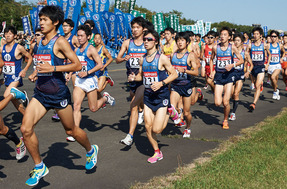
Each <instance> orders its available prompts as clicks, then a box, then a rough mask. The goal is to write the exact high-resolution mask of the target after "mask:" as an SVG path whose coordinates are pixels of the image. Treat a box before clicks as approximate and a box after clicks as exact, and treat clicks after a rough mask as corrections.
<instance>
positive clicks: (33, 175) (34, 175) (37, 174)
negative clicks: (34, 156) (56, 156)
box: [26, 164, 49, 186]
mask: <svg viewBox="0 0 287 189" xmlns="http://www.w3.org/2000/svg"><path fill="white" fill-rule="evenodd" d="M48 173H49V169H48V168H47V167H46V165H45V164H43V168H42V169H38V168H36V167H35V168H34V169H33V170H32V171H31V172H30V178H29V179H28V180H27V181H26V184H27V185H28V186H35V185H37V184H38V183H39V180H40V179H41V178H42V177H44V176H46V175H47V174H48Z"/></svg>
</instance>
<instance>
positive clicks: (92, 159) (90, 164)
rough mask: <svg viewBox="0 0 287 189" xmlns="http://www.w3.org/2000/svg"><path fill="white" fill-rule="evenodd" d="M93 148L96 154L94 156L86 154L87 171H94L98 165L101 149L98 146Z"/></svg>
mask: <svg viewBox="0 0 287 189" xmlns="http://www.w3.org/2000/svg"><path fill="white" fill-rule="evenodd" d="M92 148H94V153H93V154H92V155H88V154H86V157H87V162H86V169H87V170H91V169H93V168H94V167H95V166H96V164H97V159H98V153H99V147H98V146H97V145H92Z"/></svg>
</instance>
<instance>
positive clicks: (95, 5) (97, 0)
mask: <svg viewBox="0 0 287 189" xmlns="http://www.w3.org/2000/svg"><path fill="white" fill-rule="evenodd" d="M99 4H100V0H94V12H99Z"/></svg>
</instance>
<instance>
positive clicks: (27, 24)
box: [22, 16, 31, 35]
mask: <svg viewBox="0 0 287 189" xmlns="http://www.w3.org/2000/svg"><path fill="white" fill-rule="evenodd" d="M22 25H23V30H24V33H25V34H26V33H28V34H29V35H31V26H30V22H29V17H28V16H23V17H22Z"/></svg>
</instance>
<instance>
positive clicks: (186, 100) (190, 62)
mask: <svg viewBox="0 0 287 189" xmlns="http://www.w3.org/2000/svg"><path fill="white" fill-rule="evenodd" d="M175 41H176V44H177V47H178V50H177V52H175V53H174V54H173V55H172V56H171V60H172V62H171V64H172V66H173V67H174V69H175V70H176V72H177V74H178V78H177V79H176V80H174V81H172V83H171V93H170V102H171V104H172V105H173V106H174V107H176V108H177V111H178V112H180V109H179V108H178V104H179V101H180V99H181V98H182V103H183V115H184V120H185V121H186V128H185V130H184V132H183V138H186V137H188V138H189V137H190V133H191V131H190V125H191V120H192V116H191V113H190V106H191V101H192V96H191V93H192V88H193V87H194V86H192V84H193V82H191V80H192V77H194V76H197V75H198V68H197V64H196V59H197V57H196V56H195V54H194V53H193V52H190V53H188V51H187V46H188V44H189V43H190V38H189V35H188V34H187V33H186V32H179V33H178V34H177V35H176V36H175Z"/></svg>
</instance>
